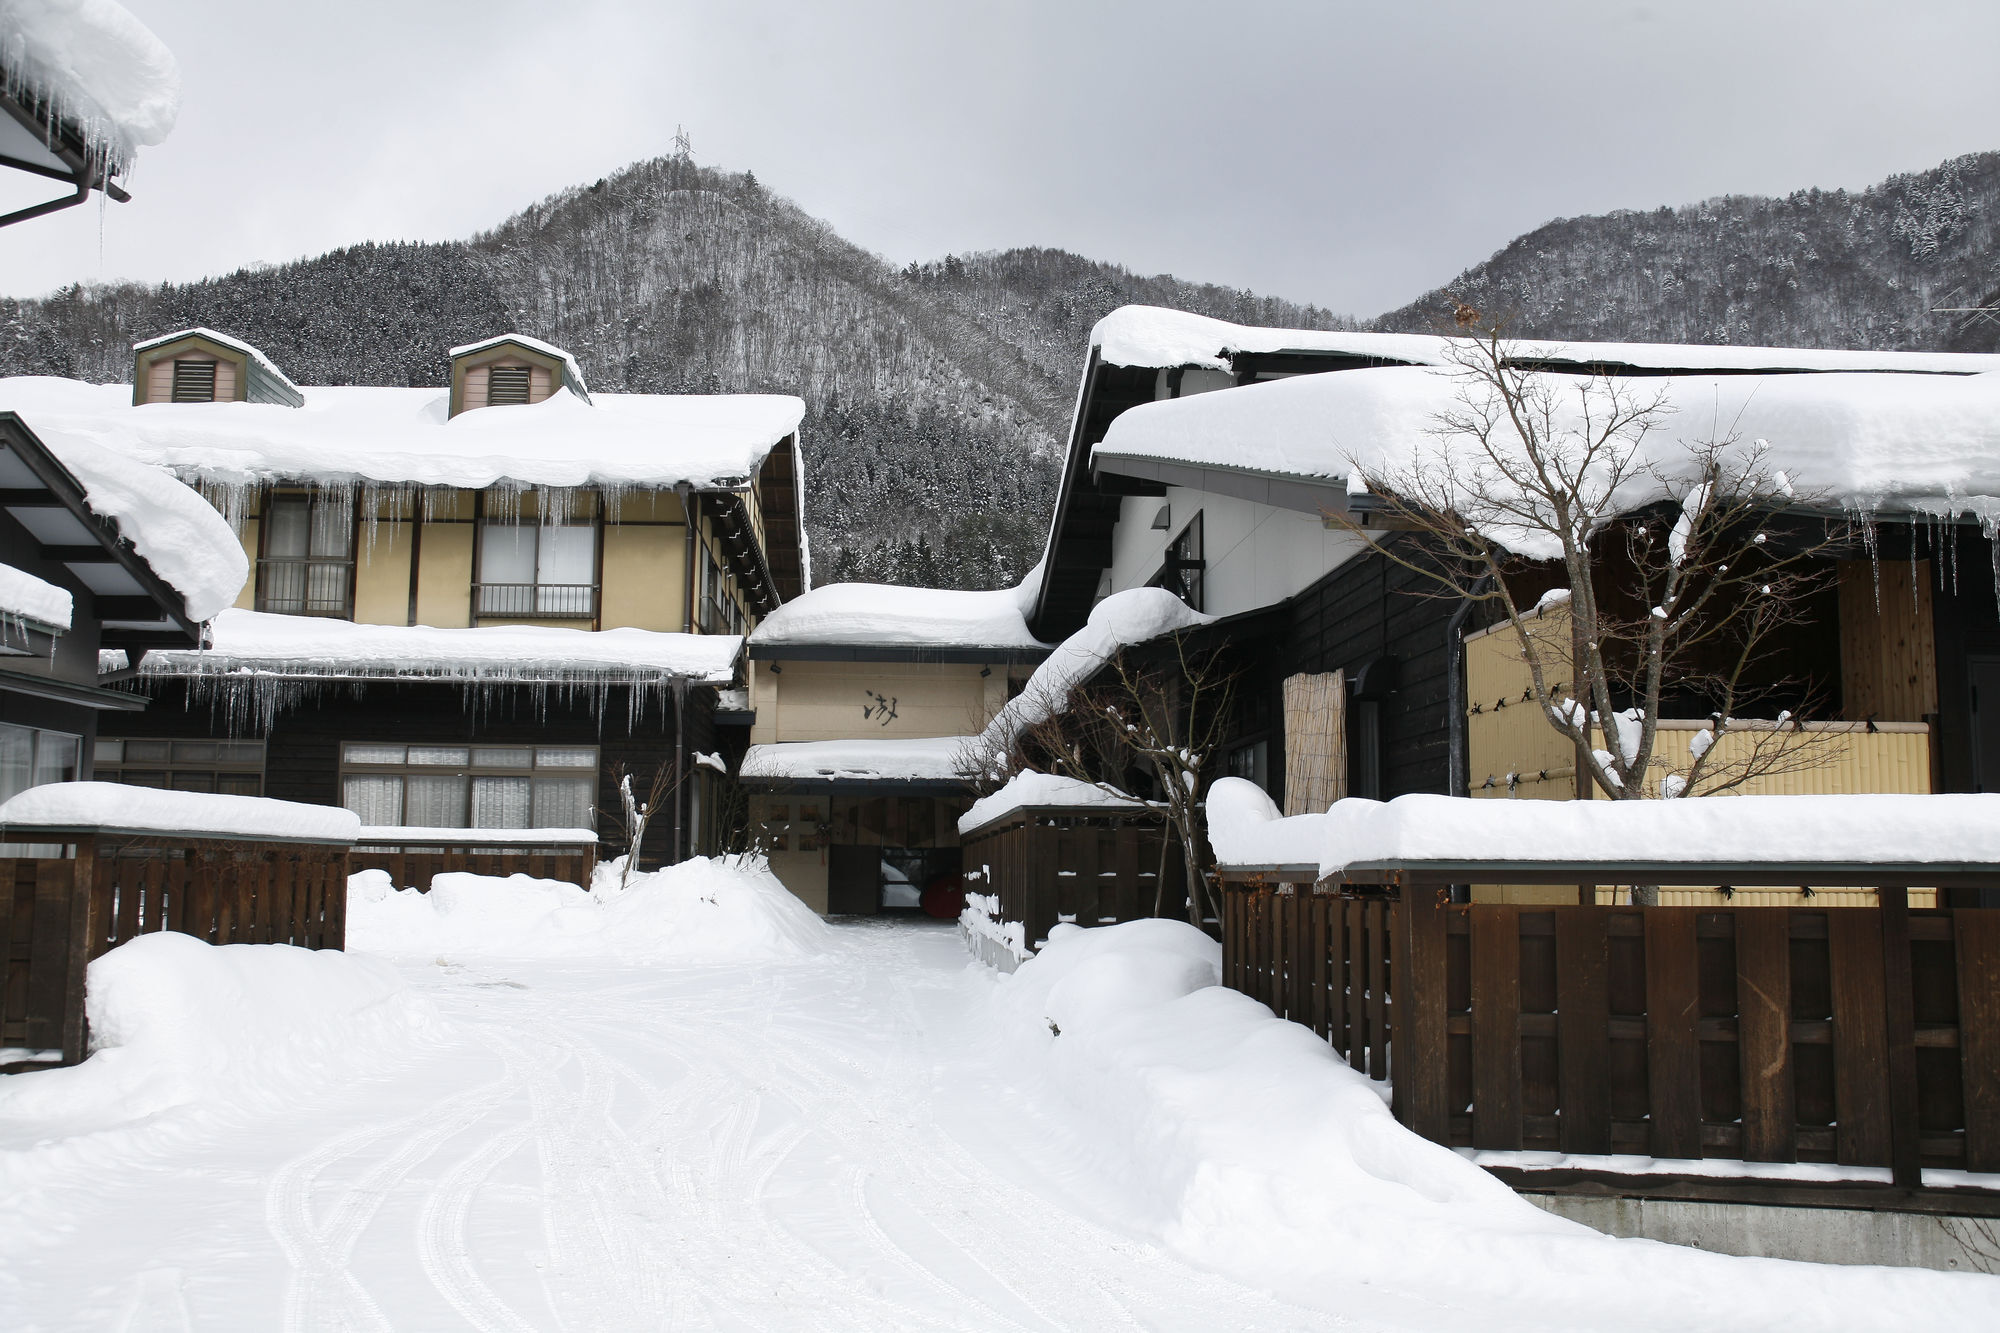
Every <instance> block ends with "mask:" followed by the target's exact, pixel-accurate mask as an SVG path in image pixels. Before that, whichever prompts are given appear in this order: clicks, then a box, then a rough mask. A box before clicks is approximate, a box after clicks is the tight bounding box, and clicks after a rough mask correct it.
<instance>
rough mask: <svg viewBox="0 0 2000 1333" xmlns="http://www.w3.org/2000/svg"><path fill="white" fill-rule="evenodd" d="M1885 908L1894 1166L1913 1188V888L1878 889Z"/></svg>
mask: <svg viewBox="0 0 2000 1333" xmlns="http://www.w3.org/2000/svg"><path fill="white" fill-rule="evenodd" d="M1875 897H1876V901H1878V902H1879V903H1880V904H1881V912H1882V1002H1883V1010H1884V1014H1883V1017H1884V1021H1885V1022H1886V1023H1887V1025H1888V1029H1889V1032H1888V1036H1889V1167H1890V1171H1891V1172H1892V1174H1893V1176H1894V1179H1895V1182H1896V1183H1897V1184H1898V1185H1901V1186H1904V1187H1906V1188H1909V1189H1916V1188H1918V1187H1920V1186H1921V1185H1922V1184H1923V1183H1924V1173H1923V1166H1922V1161H1921V1158H1920V1156H1919V1144H1918V1141H1917V1140H1918V1135H1919V1133H1920V1124H1919V1117H1918V1107H1917V1021H1916V1001H1915V997H1914V995H1913V994H1912V993H1911V992H1912V981H1911V976H1910V891H1909V889H1908V888H1907V887H1905V886H1903V885H1900V884H1898V885H1892V886H1884V887H1881V888H1878V889H1876V891H1875Z"/></svg>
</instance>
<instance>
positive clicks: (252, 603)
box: [236, 518, 258, 611]
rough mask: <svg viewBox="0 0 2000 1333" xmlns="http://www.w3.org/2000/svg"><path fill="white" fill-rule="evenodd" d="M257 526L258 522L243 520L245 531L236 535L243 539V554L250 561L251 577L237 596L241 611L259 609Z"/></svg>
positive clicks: (252, 519)
mask: <svg viewBox="0 0 2000 1333" xmlns="http://www.w3.org/2000/svg"><path fill="white" fill-rule="evenodd" d="M257 525H258V520H256V519H254V518H246V519H244V520H243V531H241V532H239V533H237V534H236V535H237V536H238V537H239V538H241V539H242V542H243V554H244V556H245V557H247V558H248V559H249V561H250V577H249V578H247V579H245V580H243V591H242V592H240V593H237V594H236V607H237V609H238V610H240V611H254V610H256V609H257Z"/></svg>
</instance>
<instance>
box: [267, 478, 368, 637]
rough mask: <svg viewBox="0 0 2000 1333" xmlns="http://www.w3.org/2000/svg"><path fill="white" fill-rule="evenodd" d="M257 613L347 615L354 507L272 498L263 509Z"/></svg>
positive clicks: (326, 502) (351, 563)
mask: <svg viewBox="0 0 2000 1333" xmlns="http://www.w3.org/2000/svg"><path fill="white" fill-rule="evenodd" d="M263 520H264V521H263V524H262V527H263V538H264V556H263V558H262V559H261V560H259V561H258V562H257V609H258V610H259V611H275V612H277V613H278V614H280V615H288V616H346V615H348V614H349V613H350V608H349V605H348V590H349V589H350V588H351V587H352V585H353V576H354V509H353V506H352V505H350V504H343V503H339V502H337V501H334V500H306V499H299V498H277V499H273V500H271V501H269V502H268V503H266V504H265V506H264V514H263Z"/></svg>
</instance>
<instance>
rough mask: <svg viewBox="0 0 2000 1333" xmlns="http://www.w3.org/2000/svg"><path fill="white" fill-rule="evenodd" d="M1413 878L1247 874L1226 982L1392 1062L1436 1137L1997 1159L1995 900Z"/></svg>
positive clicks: (1228, 917)
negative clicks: (1855, 904)
mask: <svg viewBox="0 0 2000 1333" xmlns="http://www.w3.org/2000/svg"><path fill="white" fill-rule="evenodd" d="M1402 892H1403V894H1404V896H1405V898H1406V899H1407V901H1403V902H1394V901H1384V900H1383V899H1381V898H1379V897H1378V898H1374V899H1366V898H1356V897H1342V896H1340V895H1338V894H1336V893H1330V892H1324V891H1319V892H1315V891H1313V890H1312V889H1310V888H1308V887H1301V888H1300V889H1298V890H1297V891H1283V892H1281V891H1280V890H1279V889H1277V888H1275V887H1269V886H1245V885H1232V886H1231V888H1230V890H1229V892H1228V894H1227V902H1228V906H1227V908H1226V910H1225V931H1224V937H1223V949H1224V969H1225V975H1224V980H1225V981H1226V982H1227V983H1228V984H1229V985H1231V986H1233V987H1235V988H1237V989H1239V990H1242V991H1243V992H1244V993H1246V994H1248V995H1251V996H1253V997H1255V998H1257V999H1259V1000H1262V1001H1264V1002H1265V1003H1267V1004H1270V1005H1271V1007H1272V1008H1273V1009H1274V1010H1276V1011H1278V1012H1279V1013H1281V1014H1284V1015H1286V1016H1288V1017H1290V1018H1292V1019H1294V1020H1296V1021H1298V1022H1302V1023H1306V1024H1309V1025H1310V1026H1312V1027H1313V1029H1314V1030H1315V1031H1317V1032H1319V1033H1321V1034H1322V1035H1323V1036H1325V1037H1327V1039H1328V1040H1329V1041H1330V1042H1331V1043H1332V1044H1333V1045H1334V1047H1335V1048H1336V1049H1338V1050H1340V1051H1341V1052H1342V1053H1343V1054H1345V1055H1346V1056H1347V1057H1348V1059H1349V1061H1350V1063H1352V1064H1354V1066H1355V1067H1356V1068H1365V1069H1367V1070H1368V1071H1369V1072H1370V1073H1371V1074H1373V1075H1375V1076H1377V1077H1380V1076H1381V1071H1382V1070H1384V1069H1385V1067H1386V1068H1387V1069H1389V1070H1390V1071H1392V1073H1393V1077H1394V1083H1395V1097H1394V1102H1395V1106H1396V1108H1397V1114H1398V1117H1399V1118H1400V1119H1401V1120H1402V1121H1403V1122H1404V1123H1405V1124H1407V1125H1409V1126H1410V1127H1411V1128H1412V1129H1414V1130H1416V1131H1417V1132H1418V1133H1420V1134H1422V1135H1424V1136H1425V1137H1426V1138H1429V1139H1432V1140H1434V1141H1435V1142H1438V1143H1445V1144H1451V1145H1454V1146H1465V1147H1474V1148H1491V1149H1529V1150H1549V1151H1560V1152H1564V1153H1572V1154H1614V1153H1631V1154H1642V1155H1648V1156H1652V1157H1655V1158H1670V1159H1671V1158H1704V1157H1706V1158H1723V1159H1732V1160H1743V1161H1752V1162H1829V1163H1838V1164H1842V1165H1848V1166H1865V1167H1886V1168H1889V1170H1890V1171H1891V1173H1892V1178H1893V1180H1894V1182H1895V1185H1896V1186H1897V1187H1898V1188H1899V1189H1902V1190H1911V1189H1915V1188H1917V1187H1919V1186H1920V1185H1921V1183H1922V1174H1921V1173H1922V1169H1923V1168H1927V1167H1929V1168H1956V1169H1960V1170H1966V1171H1975V1172H1993V1171H2000V910H1995V909H1990V908H1959V909H1937V910H1928V909H1927V910H1918V911H1912V910H1910V909H1909V908H1908V906H1907V895H1906V892H1905V891H1904V890H1902V889H1898V888H1893V887H1884V888H1882V889H1880V890H1879V892H1880V896H1881V903H1882V905H1881V906H1880V907H1876V908H1851V907H1832V908H1813V907H1745V908H1724V909H1719V910H1710V909H1705V908H1671V907H1667V908H1632V907H1586V906H1577V907H1569V906H1553V907H1539V906H1509V905H1502V904H1471V905H1454V904H1448V903H1446V902H1445V901H1443V897H1442V895H1441V894H1440V892H1439V891H1438V890H1436V889H1435V888H1431V887H1421V888H1419V887H1406V888H1404V889H1403V891H1402ZM1357 981H1358V983H1359V984H1357ZM1392 996H1393V998H1391V997H1392ZM1364 1050H1365V1059H1364V1058H1363V1052H1364Z"/></svg>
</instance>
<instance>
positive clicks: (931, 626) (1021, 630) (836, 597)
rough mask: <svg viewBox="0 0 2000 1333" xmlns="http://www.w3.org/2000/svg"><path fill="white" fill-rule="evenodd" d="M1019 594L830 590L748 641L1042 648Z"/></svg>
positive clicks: (796, 605) (1027, 598) (797, 604)
mask: <svg viewBox="0 0 2000 1333" xmlns="http://www.w3.org/2000/svg"><path fill="white" fill-rule="evenodd" d="M1032 605H1033V594H1032V593H1024V589H1023V588H1001V589H998V590H995V591H991V592H961V591H956V590H953V589H948V588H905V587H899V586H896V585H892V584H886V583H829V584H825V585H823V586H821V587H818V588H814V589H812V590H811V591H810V592H807V593H806V594H804V595H803V596H800V597H795V598H793V599H792V600H791V601H789V602H786V603H785V604H784V605H783V606H780V607H779V608H778V609H777V610H775V611H773V612H772V613H771V614H770V615H769V616H766V617H765V618H764V621H763V623H762V624H760V625H758V626H757V628H756V630H755V632H753V633H752V634H751V636H750V646H751V649H752V651H753V652H754V651H755V649H757V648H758V647H763V646H771V645H776V644H794V643H799V644H819V643H829V644H834V643H837V644H885V645H891V646H895V647H913V648H1010V649H1011V648H1046V647H1048V645H1047V644H1045V643H1043V642H1042V641H1041V640H1040V639H1037V638H1036V637H1035V636H1034V635H1033V634H1031V633H1029V632H1028V621H1027V611H1028V609H1029V608H1030V607H1031V606H1032Z"/></svg>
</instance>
